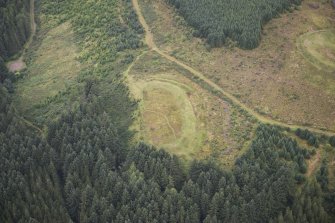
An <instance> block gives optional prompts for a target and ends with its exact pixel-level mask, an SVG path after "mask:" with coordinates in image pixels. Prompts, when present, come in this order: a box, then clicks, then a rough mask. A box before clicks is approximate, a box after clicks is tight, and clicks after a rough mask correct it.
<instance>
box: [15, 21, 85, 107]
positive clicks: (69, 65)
mask: <svg viewBox="0 0 335 223" xmlns="http://www.w3.org/2000/svg"><path fill="white" fill-rule="evenodd" d="M77 56H78V55H77V49H76V46H75V43H74V35H73V32H72V30H71V26H70V24H69V23H63V24H61V25H59V26H57V27H56V28H53V29H51V30H50V31H49V32H48V33H47V34H46V35H45V36H44V38H43V40H42V42H41V45H40V46H39V47H38V49H37V51H36V52H34V57H33V59H32V62H31V64H30V65H29V67H28V69H27V75H26V76H25V77H24V78H23V79H22V80H20V81H19V82H18V86H17V91H16V94H17V95H16V101H17V102H18V103H17V105H18V106H19V108H20V110H21V111H22V112H26V111H29V110H30V109H32V108H33V107H34V106H38V105H40V104H43V103H48V100H52V98H53V97H55V96H56V95H58V94H59V93H60V92H62V91H64V90H65V89H66V88H67V87H69V86H70V85H71V84H72V83H74V81H75V78H76V76H77V74H78V72H79V71H80V70H81V68H82V67H81V64H80V63H79V62H78V61H77V60H76V58H77Z"/></svg>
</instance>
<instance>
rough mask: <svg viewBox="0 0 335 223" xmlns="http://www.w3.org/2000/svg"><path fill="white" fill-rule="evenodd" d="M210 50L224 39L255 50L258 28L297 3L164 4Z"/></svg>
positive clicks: (214, 0) (179, 0)
mask: <svg viewBox="0 0 335 223" xmlns="http://www.w3.org/2000/svg"><path fill="white" fill-rule="evenodd" d="M166 1H167V2H169V3H170V4H172V5H174V6H175V7H176V8H177V9H178V11H179V12H180V14H181V15H182V16H183V17H184V18H185V20H186V21H187V22H188V23H189V24H190V25H191V26H193V27H194V28H195V30H196V32H195V33H194V34H195V35H196V36H199V37H204V38H206V39H207V42H208V44H209V45H210V46H211V47H219V46H222V45H223V44H224V43H225V41H226V40H227V38H230V39H232V40H234V41H237V43H238V45H239V46H240V47H242V48H246V49H253V48H255V47H257V46H258V44H259V41H260V38H261V31H262V25H263V24H264V23H266V22H267V21H269V20H270V19H272V18H273V17H275V16H277V15H278V14H279V13H281V12H283V11H285V10H287V9H289V8H290V7H292V5H294V4H300V2H301V0H248V1H245V0H166Z"/></svg>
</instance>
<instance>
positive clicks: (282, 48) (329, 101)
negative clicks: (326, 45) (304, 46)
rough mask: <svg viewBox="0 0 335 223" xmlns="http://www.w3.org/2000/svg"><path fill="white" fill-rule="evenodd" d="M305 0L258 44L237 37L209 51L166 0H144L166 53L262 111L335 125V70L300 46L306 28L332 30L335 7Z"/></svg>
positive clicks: (322, 125)
mask: <svg viewBox="0 0 335 223" xmlns="http://www.w3.org/2000/svg"><path fill="white" fill-rule="evenodd" d="M308 3H309V1H304V3H303V4H302V6H301V7H299V10H296V11H293V12H292V13H285V14H283V15H282V16H281V17H279V18H276V19H273V20H272V21H270V22H269V23H268V24H267V25H266V26H265V27H264V29H263V38H262V40H261V44H260V46H259V47H258V48H257V49H254V50H251V51H246V50H241V49H238V48H236V47H234V46H235V44H234V42H228V43H227V44H226V46H225V47H222V48H218V49H212V50H208V48H207V47H206V44H205V43H204V41H203V40H201V39H198V38H194V37H193V36H192V33H193V30H192V29H191V28H190V27H189V26H187V25H186V23H185V21H184V20H183V19H182V18H181V17H180V16H178V15H177V13H176V12H175V10H174V9H173V8H172V7H169V6H168V5H166V4H165V3H164V2H163V1H161V0H159V1H151V0H141V1H140V5H141V8H142V11H143V14H144V16H145V19H146V21H147V22H148V23H149V26H150V28H151V31H152V32H153V34H154V39H155V42H156V44H157V46H158V47H159V49H161V50H162V51H163V52H164V53H166V54H169V55H171V56H173V57H175V58H177V59H178V60H180V61H183V62H184V63H185V64H188V65H189V66H191V67H194V68H195V69H197V70H198V71H200V72H201V73H203V74H205V75H206V77H208V78H210V79H211V80H212V81H214V82H215V83H217V84H218V85H220V86H221V87H222V88H223V89H225V91H227V92H229V93H230V94H232V95H234V96H235V97H236V98H238V99H239V100H240V101H241V102H242V103H244V104H246V105H247V106H249V107H250V108H252V109H253V110H255V111H257V112H258V113H260V114H262V115H264V116H267V117H269V118H271V119H275V120H278V121H281V122H284V123H288V124H299V125H303V126H313V127H316V128H320V129H322V128H324V129H329V130H331V131H334V130H335V112H334V111H335V75H334V74H333V73H329V72H326V71H323V70H321V71H320V70H319V69H317V68H316V67H314V66H313V65H311V64H310V63H309V61H307V60H306V59H305V58H304V57H303V56H302V55H301V52H300V51H299V50H298V49H297V47H296V42H297V39H298V38H299V37H300V36H301V35H302V34H304V33H307V32H311V31H316V30H323V29H330V28H331V27H332V22H331V21H332V19H334V18H332V17H333V16H334V14H333V11H332V10H333V9H332V8H331V7H330V5H329V4H322V3H320V2H319V3H318V6H319V8H317V9H314V8H312V7H310V6H309V5H308Z"/></svg>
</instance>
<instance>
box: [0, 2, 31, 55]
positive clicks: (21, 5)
mask: <svg viewBox="0 0 335 223" xmlns="http://www.w3.org/2000/svg"><path fill="white" fill-rule="evenodd" d="M29 11H30V1H29V0H14V1H13V0H1V1H0V33H1V35H0V55H1V57H2V58H3V59H8V58H10V57H11V56H14V55H15V54H16V53H18V52H19V51H20V50H21V49H22V47H23V45H24V44H25V43H26V41H27V40H28V38H29V35H30V15H29Z"/></svg>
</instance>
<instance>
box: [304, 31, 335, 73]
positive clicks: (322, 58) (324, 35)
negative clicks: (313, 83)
mask: <svg viewBox="0 0 335 223" xmlns="http://www.w3.org/2000/svg"><path fill="white" fill-rule="evenodd" d="M297 45H298V48H299V50H300V51H301V53H302V55H303V56H304V57H305V58H306V60H308V61H309V62H310V63H311V64H313V65H314V66H315V67H317V68H318V69H320V70H324V71H328V72H333V71H335V30H320V31H314V32H310V33H306V34H304V35H302V36H301V37H299V38H298V41H297Z"/></svg>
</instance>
